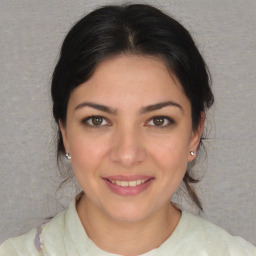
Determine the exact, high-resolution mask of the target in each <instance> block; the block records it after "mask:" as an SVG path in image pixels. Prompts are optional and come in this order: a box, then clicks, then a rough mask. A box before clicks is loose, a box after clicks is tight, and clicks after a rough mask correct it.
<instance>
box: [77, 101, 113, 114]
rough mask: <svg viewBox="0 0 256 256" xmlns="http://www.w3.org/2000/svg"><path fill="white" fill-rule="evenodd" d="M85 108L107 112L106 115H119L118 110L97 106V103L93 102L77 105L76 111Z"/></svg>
mask: <svg viewBox="0 0 256 256" xmlns="http://www.w3.org/2000/svg"><path fill="white" fill-rule="evenodd" d="M83 107H91V108H94V109H97V110H100V111H103V112H106V113H109V114H114V115H116V114H117V110H116V109H113V108H111V107H107V106H105V105H101V104H97V103H92V102H82V103H80V104H79V105H77V106H76V107H75V110H77V109H81V108H83Z"/></svg>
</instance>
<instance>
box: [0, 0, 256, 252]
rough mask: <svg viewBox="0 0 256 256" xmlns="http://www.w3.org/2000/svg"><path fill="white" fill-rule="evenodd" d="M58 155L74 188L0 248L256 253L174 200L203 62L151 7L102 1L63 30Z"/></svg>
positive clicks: (196, 133)
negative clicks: (49, 213) (37, 223)
mask: <svg viewBox="0 0 256 256" xmlns="http://www.w3.org/2000/svg"><path fill="white" fill-rule="evenodd" d="M52 99H53V115H54V118H55V121H56V123H57V124H58V127H59V131H58V135H59V142H58V153H59V156H60V157H61V156H65V158H66V159H67V161H69V162H71V164H72V168H73V171H74V174H75V177H76V179H77V181H78V183H79V185H80V186H81V189H82V192H81V193H80V194H79V195H78V196H77V197H76V199H74V200H73V201H72V202H71V204H70V206H69V208H68V209H67V210H66V211H65V212H63V213H60V214H59V215H57V216H56V217H55V218H53V219H52V220H51V221H50V222H49V223H47V224H45V225H43V226H42V227H41V228H40V229H38V230H36V229H33V230H31V231H30V232H29V233H27V234H25V235H23V236H21V237H17V238H13V239H10V240H8V241H6V242H5V243H4V244H3V245H2V246H1V247H0V255H12V256H14V255H72V256H73V255H256V249H255V248H254V247H253V245H251V244H249V243H248V242H246V241H244V240H243V239H242V238H239V237H232V236H231V235H230V234H228V233H227V232H225V231H224V230H222V229H221V228H219V227H216V226H215V225H213V224H211V223H209V222H207V221H205V220H203V219H201V218H199V217H197V216H194V215H192V214H189V213H188V212H186V211H184V210H182V209H180V208H178V207H177V206H176V205H175V204H173V203H171V201H170V198H171V197H172V195H173V194H174V193H175V191H176V190H177V189H178V187H179V186H180V184H181V183H182V182H184V184H185V187H186V188H187V190H188V193H189V195H190V196H191V198H192V200H193V201H194V203H195V204H196V205H197V206H198V207H199V208H200V209H201V208H202V207H201V204H200V201H199V199H198V197H197V195H196V193H195V191H194V190H193V187H192V186H191V183H195V182H196V181H197V180H196V179H194V178H193V177H192V176H191V173H190V171H191V170H190V167H191V166H193V163H194V161H195V159H196V157H197V154H198V153H199V147H200V144H201V138H202V134H203V126H204V121H205V117H206V111H207V109H208V108H209V107H211V105H212V104H213V95H212V92H211V88H210V85H209V75H208V72H207V67H206V65H205V63H204V60H203V59H202V56H201V55H200V53H199V51H198V49H197V48H196V46H195V44H194V42H193V40H192V38H191V36H190V34H189V33H188V31H187V30H186V29H185V28H184V27H182V25H180V24H179V23H178V22H177V21H175V20H174V19H172V18H170V17H169V16H167V15H165V14H163V13H162V12H161V11H159V10H158V9H155V8H153V7H151V6H148V5H126V6H106V7H103V8H100V9H98V10H95V11H94V12H92V13H90V14H88V15H87V16H85V17H84V18H82V19H81V20H80V21H79V22H78V23H77V24H76V25H75V26H74V27H73V28H72V29H71V30H70V32H69V33H68V35H67V36H66V38H65V40H64V43H63V46H62V49H61V54H60V58H59V61H58V63H57V65H56V68H55V71H54V74H53V79H52Z"/></svg>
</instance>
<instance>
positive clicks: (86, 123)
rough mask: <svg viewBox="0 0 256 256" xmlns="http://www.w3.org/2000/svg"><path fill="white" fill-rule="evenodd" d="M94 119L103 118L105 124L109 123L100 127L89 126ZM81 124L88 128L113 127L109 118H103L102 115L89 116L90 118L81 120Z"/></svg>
mask: <svg viewBox="0 0 256 256" xmlns="http://www.w3.org/2000/svg"><path fill="white" fill-rule="evenodd" d="M94 117H98V118H102V119H103V122H104V121H105V122H107V124H100V125H94V124H89V123H88V121H89V120H90V119H92V118H94ZM81 123H82V124H83V125H86V126H87V127H92V128H101V127H104V126H110V125H111V122H110V121H109V119H108V118H106V117H104V116H101V115H91V116H88V117H85V118H83V119H82V120H81Z"/></svg>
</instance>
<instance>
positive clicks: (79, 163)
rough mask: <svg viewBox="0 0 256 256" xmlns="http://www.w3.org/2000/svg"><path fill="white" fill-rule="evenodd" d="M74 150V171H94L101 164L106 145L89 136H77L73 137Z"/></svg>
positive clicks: (72, 148) (72, 147) (72, 146)
mask: <svg viewBox="0 0 256 256" xmlns="http://www.w3.org/2000/svg"><path fill="white" fill-rule="evenodd" d="M70 146H71V147H70V148H71V152H72V166H73V169H74V172H75V173H76V172H84V171H87V172H90V173H91V172H93V170H94V169H97V166H98V165H100V164H101V162H102V160H103V158H104V155H105V152H106V145H105V144H104V143H102V141H101V142H100V141H97V140H95V139H93V138H89V137H87V136H85V137H82V136H77V137H74V138H73V139H72V143H71V145H70Z"/></svg>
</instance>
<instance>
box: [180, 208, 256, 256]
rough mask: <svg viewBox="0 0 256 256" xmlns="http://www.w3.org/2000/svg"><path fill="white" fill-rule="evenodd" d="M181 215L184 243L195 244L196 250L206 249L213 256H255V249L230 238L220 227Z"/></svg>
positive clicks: (191, 216) (245, 242) (232, 237)
mask: <svg viewBox="0 0 256 256" xmlns="http://www.w3.org/2000/svg"><path fill="white" fill-rule="evenodd" d="M183 215H184V216H183V222H184V229H185V230H184V232H185V233H186V241H188V242H190V243H195V244H196V245H197V246H198V248H202V249H203V248H205V249H206V248H207V249H208V250H209V251H210V252H214V253H215V255H216V253H222V254H221V255H230V256H233V255H243V256H252V255H253V256H256V248H255V247H254V246H253V245H252V244H250V243H249V242H247V241H245V240H244V239H243V238H241V237H238V236H232V235H231V234H229V233H228V232H227V231H225V230H224V229H222V228H221V227H218V226H216V225H215V224H213V223H211V222H209V221H207V220H205V219H203V218H201V217H199V216H195V215H193V214H190V213H188V212H186V211H184V212H183ZM210 255H211V254H210ZM213 255H214V254H213ZM218 255H220V254H218Z"/></svg>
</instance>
